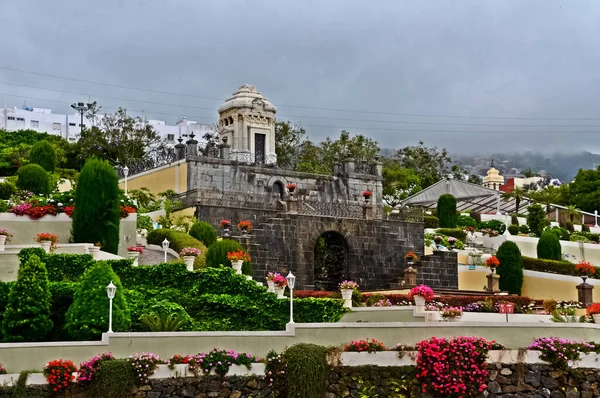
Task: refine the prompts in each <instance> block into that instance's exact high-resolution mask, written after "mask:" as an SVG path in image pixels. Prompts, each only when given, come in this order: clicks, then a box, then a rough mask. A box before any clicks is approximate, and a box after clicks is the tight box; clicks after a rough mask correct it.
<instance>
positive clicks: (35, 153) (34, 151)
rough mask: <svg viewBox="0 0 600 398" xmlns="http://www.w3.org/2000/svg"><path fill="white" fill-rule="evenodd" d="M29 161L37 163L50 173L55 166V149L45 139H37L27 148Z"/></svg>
mask: <svg viewBox="0 0 600 398" xmlns="http://www.w3.org/2000/svg"><path fill="white" fill-rule="evenodd" d="M29 162H31V163H35V164H39V165H40V166H42V167H43V168H44V170H46V171H49V172H50V173H52V172H53V171H54V169H55V168H56V163H57V158H56V151H55V150H54V147H53V146H52V144H51V143H49V142H48V141H46V140H42V141H38V142H36V143H35V144H33V146H32V147H31V149H30V150H29Z"/></svg>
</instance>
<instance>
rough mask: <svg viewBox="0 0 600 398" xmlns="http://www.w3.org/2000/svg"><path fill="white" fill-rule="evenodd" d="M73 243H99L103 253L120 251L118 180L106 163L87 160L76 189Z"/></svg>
mask: <svg viewBox="0 0 600 398" xmlns="http://www.w3.org/2000/svg"><path fill="white" fill-rule="evenodd" d="M72 218H73V241H74V242H75V243H96V242H100V243H101V244H102V250H103V251H106V252H108V253H113V254H117V252H118V250H119V221H120V219H121V211H120V201H119V179H118V177H117V173H116V172H115V170H114V169H113V168H112V167H111V166H110V165H109V164H108V162H106V161H102V160H98V159H91V160H88V161H87V162H86V163H85V165H84V166H83V169H82V170H81V174H80V175H79V181H78V183H77V188H76V190H75V208H74V210H73V217H72Z"/></svg>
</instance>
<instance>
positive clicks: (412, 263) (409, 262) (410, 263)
mask: <svg viewBox="0 0 600 398" xmlns="http://www.w3.org/2000/svg"><path fill="white" fill-rule="evenodd" d="M414 264H415V263H414V262H412V261H407V262H406V265H408V270H409V271H412V270H414V268H413V265H414Z"/></svg>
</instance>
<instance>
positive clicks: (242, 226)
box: [238, 220, 254, 231]
mask: <svg viewBox="0 0 600 398" xmlns="http://www.w3.org/2000/svg"><path fill="white" fill-rule="evenodd" d="M238 228H239V229H242V230H247V231H250V230H251V229H252V228H254V227H253V226H252V223H251V222H250V221H249V220H242V221H240V222H239V224H238Z"/></svg>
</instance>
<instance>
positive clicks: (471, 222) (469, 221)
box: [456, 215, 477, 228]
mask: <svg viewBox="0 0 600 398" xmlns="http://www.w3.org/2000/svg"><path fill="white" fill-rule="evenodd" d="M456 226H457V227H462V228H464V227H473V228H477V221H475V219H474V218H473V217H471V216H463V215H460V216H458V218H457V219H456Z"/></svg>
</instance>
